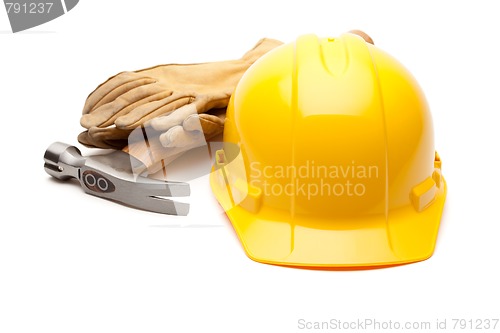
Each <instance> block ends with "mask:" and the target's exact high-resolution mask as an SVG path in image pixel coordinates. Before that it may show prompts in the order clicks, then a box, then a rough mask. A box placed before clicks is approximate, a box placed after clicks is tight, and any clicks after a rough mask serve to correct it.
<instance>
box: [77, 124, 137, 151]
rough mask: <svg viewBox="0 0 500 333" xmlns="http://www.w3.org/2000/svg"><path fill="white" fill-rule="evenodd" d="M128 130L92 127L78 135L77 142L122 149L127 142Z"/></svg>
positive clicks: (88, 145)
mask: <svg viewBox="0 0 500 333" xmlns="http://www.w3.org/2000/svg"><path fill="white" fill-rule="evenodd" d="M128 135H129V133H128V132H125V131H121V130H118V129H116V128H99V127H93V128H91V129H90V130H88V131H85V132H82V133H80V134H79V135H78V142H80V143H81V144H83V145H84V146H87V147H92V148H103V149H122V148H123V147H125V146H126V145H127V143H128Z"/></svg>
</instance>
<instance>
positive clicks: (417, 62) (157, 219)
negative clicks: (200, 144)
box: [0, 0, 500, 333]
mask: <svg viewBox="0 0 500 333" xmlns="http://www.w3.org/2000/svg"><path fill="white" fill-rule="evenodd" d="M494 4H495V2H494V1H468V2H464V1H439V2H438V1H366V2H361V1H301V2H298V1H296V2H288V1H248V2H237V1H226V2H224V1H219V0H212V1H199V2H194V1H171V0H168V1H152V0H148V1H135V2H132V1H131V2H125V1H97V0H94V1H85V0H82V1H80V3H79V4H78V5H77V6H76V7H75V8H74V9H73V10H72V11H70V12H69V13H68V14H66V15H64V16H62V17H60V18H58V19H56V20H54V21H52V22H49V23H47V24H45V25H42V26H39V27H36V28H33V29H31V30H29V31H27V32H24V33H18V34H12V33H11V32H10V26H9V23H8V20H7V15H6V13H5V11H4V10H3V9H2V10H0V31H1V33H0V112H1V113H0V121H1V124H2V130H1V131H0V139H1V140H0V142H1V144H2V150H1V163H0V172H1V176H2V186H1V187H0V189H1V190H2V201H1V202H2V203H1V207H2V210H1V220H0V221H1V222H0V332H2V333H11V332H51V333H55V332H65V333H66V332H148V333H150V332H297V331H300V330H299V329H298V325H297V322H298V320H299V319H300V318H303V319H305V320H308V321H324V320H330V319H332V318H338V319H341V320H350V319H355V318H366V317H368V318H375V319H378V320H391V319H392V320H393V321H394V320H397V321H406V320H410V321H431V322H433V323H434V322H435V320H436V319H438V318H440V319H442V320H444V319H448V328H450V326H451V319H452V318H466V319H469V318H472V319H476V318H499V317H500V302H499V296H500V291H499V289H500V287H499V282H498V281H500V273H499V270H498V265H499V260H498V258H499V254H500V245H499V244H500V242H499V235H500V213H499V208H498V207H499V204H498V200H499V199H500V195H499V188H500V177H499V175H498V170H499V167H500V165H499V160H498V158H497V157H498V154H499V150H498V143H499V142H500V130H499V126H500V125H499V124H500V117H499V115H500V98H499V97H498V96H499V89H500V85H499V79H498V77H499V76H500V65H499V60H500V49H499V47H498V38H499V32H500V23H499V22H500V20H499V19H498V13H499V11H498V6H495V5H494ZM354 28H356V29H362V30H365V31H366V32H368V33H369V34H370V35H371V36H372V37H373V39H374V40H375V43H376V44H377V45H378V46H379V47H381V48H382V49H385V50H386V51H388V52H389V53H391V54H392V55H394V56H395V57H396V58H398V59H399V60H400V61H401V62H402V63H403V64H405V65H406V67H408V68H409V69H410V71H411V72H412V73H413V74H414V75H415V76H416V78H417V79H418V81H419V83H420V84H421V86H422V87H423V89H424V91H425V93H426V95H427V98H428V101H429V104H430V106H431V110H432V113H433V119H434V125H435V133H436V148H437V150H438V151H439V153H440V155H441V157H442V160H443V168H444V169H443V173H444V175H445V177H446V179H447V181H448V189H449V192H448V197H447V203H446V207H445V211H444V215H443V219H442V226H441V229H440V234H439V239H438V244H437V249H436V252H435V254H434V256H433V257H432V258H431V259H429V260H427V261H424V262H421V263H416V264H411V265H406V266H401V267H396V268H389V269H379V270H369V271H315V270H300V269H291V268H283V267H278V266H270V265H264V264H259V263H256V262H253V261H251V260H250V259H248V258H247V257H246V256H245V253H244V251H243V249H242V247H241V245H240V243H239V241H238V239H237V237H236V236H235V234H234V232H233V230H232V228H231V225H230V223H229V222H228V220H227V219H226V218H225V217H224V216H223V215H222V214H220V211H219V210H218V209H215V208H214V207H217V203H216V201H215V200H214V199H213V197H212V196H211V195H210V190H209V188H208V185H207V184H205V185H204V186H205V190H206V192H204V195H203V198H204V199H203V200H202V203H200V202H198V203H197V205H196V206H193V207H192V209H193V214H191V215H190V216H189V217H185V218H179V217H177V218H176V217H169V216H163V215H159V214H153V213H148V212H143V211H138V210H134V209H130V208H126V207H123V206H120V205H117V204H114V203H111V202H107V201H105V200H101V199H98V198H95V197H92V196H89V195H86V194H84V193H83V191H82V190H81V189H80V188H79V187H78V186H77V185H75V184H62V183H59V182H55V181H53V180H52V179H50V177H49V176H48V175H47V174H45V172H44V170H43V160H42V157H43V153H44V151H45V149H46V148H47V146H48V145H49V144H50V143H52V142H53V141H64V142H68V143H72V144H76V143H77V142H76V136H77V134H78V133H79V132H80V130H81V128H80V125H79V117H80V113H81V109H82V106H83V103H84V101H85V98H86V96H87V95H88V94H89V93H90V92H91V91H92V90H93V89H94V88H95V86H97V85H98V84H99V83H100V82H102V81H103V80H105V79H107V78H108V77H109V76H111V75H114V74H115V73H117V72H120V71H123V70H135V69H140V68H143V67H149V66H152V65H156V64H161V63H172V62H177V63H190V62H204V61H211V60H224V59H234V58H239V57H240V56H241V55H242V54H243V53H244V52H245V51H246V50H247V49H249V48H251V47H252V46H253V45H254V44H255V43H256V42H257V40H259V39H260V38H262V37H271V38H276V39H280V40H282V41H284V42H291V41H293V40H294V39H295V38H296V37H297V36H299V35H302V34H305V33H316V34H317V35H319V36H335V35H338V34H340V33H342V32H344V31H347V30H350V29H354ZM200 188H203V186H201V187H200ZM200 191H201V192H202V190H200ZM201 192H200V193H201ZM499 325H500V324H499ZM499 330H500V327H497V331H499ZM450 331H451V330H450Z"/></svg>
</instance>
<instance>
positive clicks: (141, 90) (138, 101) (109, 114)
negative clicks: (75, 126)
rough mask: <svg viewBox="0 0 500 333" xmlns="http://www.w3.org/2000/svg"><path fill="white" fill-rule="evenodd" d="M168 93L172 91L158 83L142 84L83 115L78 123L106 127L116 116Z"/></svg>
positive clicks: (163, 96)
mask: <svg viewBox="0 0 500 333" xmlns="http://www.w3.org/2000/svg"><path fill="white" fill-rule="evenodd" d="M170 94H172V92H169V91H165V90H164V88H163V87H162V86H161V85H159V84H148V85H143V86H140V87H137V88H134V89H132V90H130V91H128V92H127V93H125V94H123V95H121V96H120V97H118V98H117V99H115V100H114V101H113V102H111V103H107V104H104V105H102V106H100V107H99V108H97V109H96V110H94V111H93V112H92V113H88V114H85V115H83V116H82V117H81V119H80V124H81V125H82V126H83V127H85V128H90V127H94V126H100V127H107V126H110V125H112V124H113V123H114V121H115V119H116V118H118V117H120V116H122V115H125V114H127V113H128V112H130V111H131V110H133V109H134V108H136V107H138V106H140V105H142V104H145V103H148V102H152V101H155V100H159V99H162V98H165V97H166V96H168V95H170Z"/></svg>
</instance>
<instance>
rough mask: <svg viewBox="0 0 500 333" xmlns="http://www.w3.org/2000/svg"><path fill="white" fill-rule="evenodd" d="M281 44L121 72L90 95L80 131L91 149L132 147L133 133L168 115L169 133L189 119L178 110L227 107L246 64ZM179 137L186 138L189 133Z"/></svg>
mask: <svg viewBox="0 0 500 333" xmlns="http://www.w3.org/2000/svg"><path fill="white" fill-rule="evenodd" d="M281 44H282V43H281V42H280V41H277V40H273V39H267V38H264V39H262V40H260V41H259V42H258V43H257V44H256V45H255V46H254V47H253V48H252V49H251V50H250V51H248V52H247V53H246V54H245V55H244V56H243V57H242V58H241V59H238V60H230V61H221V62H211V63H200V64H167V65H159V66H154V67H150V68H146V69H142V70H138V71H134V72H122V73H119V74H117V75H115V76H113V77H111V78H109V79H108V80H107V81H105V82H104V83H102V84H101V85H99V86H98V87H97V88H96V89H95V90H94V91H93V92H92V93H91V94H90V95H89V96H88V98H87V100H86V103H85V106H84V108H83V114H82V117H81V120H80V123H81V125H82V126H83V127H85V128H86V129H87V131H85V132H83V133H81V134H80V135H79V137H78V140H79V141H80V142H81V143H82V144H84V145H86V146H89V147H98V148H115V149H122V148H124V147H125V146H126V145H127V137H128V135H129V134H130V132H131V131H132V130H133V129H135V128H137V127H139V126H141V125H144V124H146V123H147V122H148V121H151V120H152V119H155V118H157V117H162V118H164V119H163V120H162V121H161V124H162V128H167V129H164V130H165V131H168V129H170V128H173V127H174V126H178V125H182V123H183V121H184V119H185V117H184V118H182V119H181V121H179V117H180V115H176V113H177V110H179V109H182V107H183V106H185V105H189V104H192V105H193V106H195V109H196V113H200V114H201V113H205V112H207V111H210V110H212V109H225V108H226V107H227V104H228V102H229V98H230V96H231V94H232V92H233V90H234V88H235V87H236V84H237V83H238V81H239V80H240V78H241V76H242V75H243V73H244V72H245V71H246V70H247V68H248V67H250V65H251V64H253V63H254V62H255V61H256V60H257V59H258V58H260V57H261V56H262V55H263V54H265V53H267V52H268V51H270V50H271V49H273V48H275V47H277V46H279V45H281ZM189 115H190V114H189ZM208 119H211V121H212V122H214V121H215V120H214V118H213V117H208V118H204V117H201V118H200V121H202V122H203V123H205V120H207V121H208ZM215 122H216V123H217V121H215ZM215 128H217V127H212V126H208V125H205V126H202V130H204V129H207V131H213V130H215ZM184 130H185V129H184ZM176 131H179V129H177V130H176ZM164 134H165V135H167V133H164ZM205 134H208V135H209V136H210V135H212V134H210V133H205ZM176 137H179V138H180V137H184V138H186V135H180V136H179V135H176ZM179 145H182V143H179Z"/></svg>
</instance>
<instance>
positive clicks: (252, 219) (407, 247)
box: [212, 179, 446, 268]
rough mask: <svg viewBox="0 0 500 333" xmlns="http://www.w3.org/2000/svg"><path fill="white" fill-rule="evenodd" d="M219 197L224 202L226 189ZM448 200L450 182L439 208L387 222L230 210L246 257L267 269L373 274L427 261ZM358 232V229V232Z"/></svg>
mask: <svg viewBox="0 0 500 333" xmlns="http://www.w3.org/2000/svg"><path fill="white" fill-rule="evenodd" d="M212 188H213V189H214V193H215V195H216V196H217V198H218V199H219V202H222V200H223V195H224V194H223V193H222V191H224V189H220V191H218V190H217V187H216V185H214V184H212ZM445 197H446V182H445V181H444V179H443V181H442V186H441V187H440V188H439V189H438V191H437V193H436V197H435V199H434V201H433V203H432V204H431V205H430V206H429V207H427V208H426V209H424V210H423V211H421V212H417V211H416V210H415V209H414V208H413V206H407V207H404V208H400V209H397V210H390V211H389V212H388V215H387V218H386V216H371V217H364V218H362V219H360V218H356V219H353V218H343V219H336V220H335V221H331V220H317V219H311V218H308V217H307V216H295V217H292V216H291V214H290V212H285V211H281V212H277V211H272V210H266V209H265V208H262V209H261V210H260V211H259V212H257V213H252V212H249V211H248V210H246V209H244V208H242V207H241V206H234V207H231V208H230V209H225V210H226V214H227V216H228V217H229V219H230V221H231V223H232V225H233V227H234V229H235V231H236V233H237V235H238V237H239V239H240V241H241V243H242V245H243V248H244V249H245V252H246V254H247V255H248V257H250V258H251V259H252V260H254V261H257V262H262V263H267V264H275V265H285V266H298V267H319V268H335V267H337V268H342V267H351V268H370V267H376V266H392V265H401V264H407V263H412V262H418V261H422V260H426V259H428V258H429V257H431V256H432V254H433V252H434V248H435V245H436V240H437V236H438V231H439V225H440V220H441V215H442V212H443V208H444V203H445ZM353 226H354V227H353Z"/></svg>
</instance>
